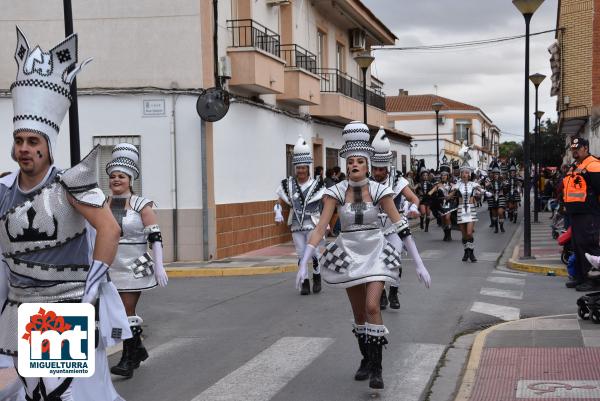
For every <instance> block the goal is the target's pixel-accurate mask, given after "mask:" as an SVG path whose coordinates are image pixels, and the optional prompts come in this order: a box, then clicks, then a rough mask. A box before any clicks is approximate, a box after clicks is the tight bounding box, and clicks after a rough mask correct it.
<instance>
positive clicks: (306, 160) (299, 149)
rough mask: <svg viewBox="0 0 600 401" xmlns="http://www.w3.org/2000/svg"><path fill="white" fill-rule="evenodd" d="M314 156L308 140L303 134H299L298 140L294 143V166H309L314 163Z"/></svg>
mask: <svg viewBox="0 0 600 401" xmlns="http://www.w3.org/2000/svg"><path fill="white" fill-rule="evenodd" d="M312 162H313V157H312V153H311V151H310V146H308V144H307V143H306V140H305V139H304V137H303V136H302V135H299V136H298V141H296V144H295V145H294V155H293V157H292V164H293V165H294V166H308V165H310V164H312Z"/></svg>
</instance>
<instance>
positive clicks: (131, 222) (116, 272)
mask: <svg viewBox="0 0 600 401" xmlns="http://www.w3.org/2000/svg"><path fill="white" fill-rule="evenodd" d="M125 202H127V203H128V204H129V205H128V207H127V206H126V204H125ZM152 204H153V202H152V201H151V200H150V199H146V198H142V197H141V196H137V195H131V197H129V195H128V196H127V197H125V198H118V197H113V198H112V202H111V210H112V212H113V215H114V216H115V219H116V220H117V223H119V225H120V227H121V239H120V240H119V248H118V249H117V255H116V256H115V259H114V260H113V263H112V265H111V266H110V277H111V280H112V281H113V283H114V284H115V286H116V287H117V290H119V292H127V291H141V290H148V289H150V288H153V287H156V286H157V282H156V276H155V275H154V269H153V265H154V263H153V260H152V257H151V256H150V254H149V253H148V232H147V230H144V223H143V221H142V216H141V214H140V213H141V212H142V209H144V208H145V207H146V206H152Z"/></svg>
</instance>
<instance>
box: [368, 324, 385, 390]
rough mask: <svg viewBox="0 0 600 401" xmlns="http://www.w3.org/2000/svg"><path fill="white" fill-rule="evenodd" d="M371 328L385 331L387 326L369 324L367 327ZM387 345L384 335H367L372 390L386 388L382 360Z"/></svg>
mask: <svg viewBox="0 0 600 401" xmlns="http://www.w3.org/2000/svg"><path fill="white" fill-rule="evenodd" d="M369 326H371V327H377V328H382V329H380V330H383V331H385V326H383V325H369V324H368V323H367V327H369ZM367 331H368V329H367ZM386 344H388V340H387V339H386V338H385V336H384V335H378V336H373V335H369V334H368V335H367V349H368V352H369V363H370V365H371V377H370V380H369V387H370V388H374V389H382V388H383V387H384V384H383V367H382V360H383V346H384V345H386Z"/></svg>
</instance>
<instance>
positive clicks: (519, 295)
mask: <svg viewBox="0 0 600 401" xmlns="http://www.w3.org/2000/svg"><path fill="white" fill-rule="evenodd" d="M480 294H481V295H487V296H488V297H499V298H509V299H523V291H517V290H501V289H500V288H486V287H484V288H482V289H481V291H480Z"/></svg>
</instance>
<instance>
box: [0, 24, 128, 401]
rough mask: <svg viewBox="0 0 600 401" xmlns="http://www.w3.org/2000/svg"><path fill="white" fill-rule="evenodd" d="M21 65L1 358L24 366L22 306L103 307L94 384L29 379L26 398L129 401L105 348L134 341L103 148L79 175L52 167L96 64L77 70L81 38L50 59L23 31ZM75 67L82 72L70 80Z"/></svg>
mask: <svg viewBox="0 0 600 401" xmlns="http://www.w3.org/2000/svg"><path fill="white" fill-rule="evenodd" d="M15 60H16V62H17V66H18V72H17V78H16V81H15V82H14V83H13V85H12V86H11V92H12V101H13V108H14V118H13V122H14V131H13V138H14V142H13V147H12V157H13V159H14V160H15V161H16V162H17V163H18V165H19V170H18V171H16V172H14V173H12V174H10V175H8V176H6V177H4V178H2V179H0V223H1V224H0V248H1V249H2V255H1V259H2V269H5V268H6V273H7V274H0V298H2V299H0V303H1V304H2V309H1V313H0V328H1V329H0V354H3V355H8V356H11V357H13V361H14V365H15V367H17V366H18V363H17V358H18V352H17V349H18V346H17V344H18V339H17V308H18V306H19V305H20V304H22V303H29V302H44V303H47V302H50V303H56V302H61V303H62V302H74V303H79V302H85V303H91V304H94V305H95V306H96V315H97V319H98V323H97V332H96V369H95V374H94V375H93V376H92V377H89V378H64V377H52V378H29V377H27V378H25V377H23V378H22V382H23V384H24V389H25V393H26V396H25V398H26V399H27V400H28V401H29V400H36V401H38V400H41V401H94V400H98V401H107V400H110V401H113V400H122V398H121V397H120V396H119V395H118V394H117V393H116V391H115V389H114V387H113V386H112V383H111V381H110V375H109V373H108V365H107V359H106V348H107V347H109V346H112V345H115V344H117V343H118V342H120V341H121V340H122V339H124V338H127V337H129V336H131V333H130V331H129V327H128V324H127V318H126V315H125V311H124V309H123V307H122V306H121V305H120V302H119V298H118V294H117V292H116V289H115V287H114V286H113V285H112V283H110V282H109V281H108V277H107V271H108V266H109V265H110V264H111V263H112V260H113V258H114V256H115V252H116V250H117V243H118V241H119V226H118V225H117V223H116V222H115V219H114V218H113V217H112V214H111V212H110V210H109V209H108V207H107V206H106V197H105V195H104V194H103V193H102V191H101V190H100V189H99V188H98V185H97V182H96V162H97V156H98V148H95V149H94V150H93V151H92V152H91V153H90V154H89V155H88V156H87V157H86V158H85V159H84V160H83V161H81V162H80V163H79V164H78V165H76V166H75V167H72V168H70V169H67V170H60V169H58V168H57V167H56V166H54V164H53V163H54V152H55V150H56V139H57V136H58V131H59V128H60V123H61V122H62V120H63V118H64V116H65V114H66V112H67V110H68V108H69V105H70V102H71V95H70V92H69V87H70V84H71V81H72V80H73V78H74V77H75V75H76V74H77V73H78V72H79V71H80V69H81V67H82V66H83V65H85V64H86V63H87V61H86V62H84V63H83V64H82V65H79V66H77V67H75V64H76V63H77V36H76V35H75V34H74V35H71V36H69V37H68V38H66V39H65V40H64V41H62V42H61V43H59V44H58V45H57V46H55V47H54V48H53V49H51V50H50V51H49V52H44V51H43V50H41V49H40V47H39V46H37V47H35V48H34V49H31V48H30V47H29V44H28V43H27V40H26V39H25V36H24V35H23V33H22V32H21V31H20V30H19V29H18V28H17V47H16V51H15ZM88 61H89V60H88ZM71 67H75V68H74V69H73V70H71V71H70V72H69V68H71ZM91 227H93V229H92V228H91ZM94 230H95V234H96V235H95V244H94V245H92V243H91V242H92V240H93V236H94V235H93V234H94ZM3 273H4V272H3ZM5 276H6V279H5V280H2V277H5Z"/></svg>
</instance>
